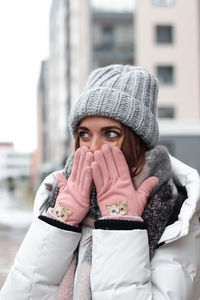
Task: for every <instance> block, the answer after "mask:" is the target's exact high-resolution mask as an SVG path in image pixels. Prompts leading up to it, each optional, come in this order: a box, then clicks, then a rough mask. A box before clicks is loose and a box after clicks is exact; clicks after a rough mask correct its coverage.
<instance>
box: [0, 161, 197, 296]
mask: <svg viewBox="0 0 200 300" xmlns="http://www.w3.org/2000/svg"><path fill="white" fill-rule="evenodd" d="M171 161H172V168H173V174H174V177H175V180H176V181H177V182H179V183H180V184H181V185H183V186H185V187H186V189H187V194H188V198H187V199H186V200H185V201H184V204H183V206H182V208H181V211H180V214H179V217H178V221H176V222H175V223H174V224H172V225H170V226H168V227H166V229H165V231H164V233H163V235H162V237H161V239H160V241H159V243H162V244H161V245H162V246H161V247H160V248H158V249H157V250H156V251H155V254H154V257H153V259H152V260H151V262H150V261H149V251H148V248H149V247H148V238H147V232H146V230H138V229H135V230H127V231H125V230H122V231H121V230H120V231H117V230H109V231H108V230H99V229H98V230H93V254H92V270H91V287H92V300H117V299H119V300H135V299H138V300H150V299H154V300H169V299H170V300H199V297H200V224H199V216H198V212H199V209H200V202H199V199H200V179H199V175H198V173H197V171H196V170H194V169H192V168H190V167H188V166H187V165H185V164H183V163H181V162H180V161H178V160H177V159H175V158H172V157H171ZM55 174H56V173H53V174H51V175H49V176H48V177H47V178H46V179H45V182H46V183H47V182H48V183H52V182H53V181H54V180H55ZM47 196H48V192H47V190H46V189H45V186H44V182H43V184H42V185H41V187H40V189H39V191H38V193H37V196H36V200H35V208H34V210H35V215H37V214H38V208H39V206H41V203H42V202H44V201H45V199H46V198H47ZM80 236H81V234H80V233H77V232H73V231H66V230H62V229H59V228H56V227H53V226H51V225H49V224H47V223H45V222H44V221H41V220H40V219H38V218H37V217H36V218H35V220H34V221H33V223H32V225H31V227H30V229H29V231H28V233H27V235H26V237H25V239H24V241H23V243H22V245H21V247H20V250H19V252H18V254H17V256H16V259H15V261H14V265H13V267H12V269H11V270H10V273H9V275H8V278H7V280H6V282H5V284H4V286H3V288H2V290H1V294H0V299H1V300H36V299H37V300H53V299H55V295H56V292H57V290H58V287H59V284H60V282H61V280H62V278H63V275H64V274H65V272H66V269H67V268H68V266H69V264H70V262H71V259H72V255H73V252H74V250H75V249H76V247H77V245H78V243H79V240H80Z"/></svg>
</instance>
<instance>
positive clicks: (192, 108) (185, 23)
mask: <svg viewBox="0 0 200 300" xmlns="http://www.w3.org/2000/svg"><path fill="white" fill-rule="evenodd" d="M199 2H200V1H199V0H192V1H188V0H137V5H136V17H135V45H136V64H138V65H143V66H144V67H146V68H147V69H149V70H150V71H151V72H152V73H154V74H155V75H156V76H157V77H158V78H159V81H160V91H159V101H158V104H159V113H160V116H161V117H171V118H176V119H196V120H198V119H200V68H199V67H200V62H199V60H200V48H199V38H200V26H199V14H200V6H199Z"/></svg>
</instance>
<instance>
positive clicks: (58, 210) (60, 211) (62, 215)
mask: <svg viewBox="0 0 200 300" xmlns="http://www.w3.org/2000/svg"><path fill="white" fill-rule="evenodd" d="M52 213H53V214H54V215H55V216H56V217H57V218H58V219H60V220H61V221H67V220H68V218H69V217H70V216H71V215H72V214H73V212H72V211H71V209H69V208H67V207H64V206H62V205H60V204H57V205H56V206H55V207H54V208H53V209H52Z"/></svg>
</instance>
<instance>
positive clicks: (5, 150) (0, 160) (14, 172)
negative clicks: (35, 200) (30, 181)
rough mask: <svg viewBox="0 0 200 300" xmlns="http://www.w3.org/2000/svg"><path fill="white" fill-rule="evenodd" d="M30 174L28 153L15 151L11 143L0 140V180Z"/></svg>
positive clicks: (26, 176)
mask: <svg viewBox="0 0 200 300" xmlns="http://www.w3.org/2000/svg"><path fill="white" fill-rule="evenodd" d="M29 176H30V155H29V153H22V152H17V151H15V149H14V146H13V143H7V142H0V180H1V181H2V180H6V179H21V178H28V177H29Z"/></svg>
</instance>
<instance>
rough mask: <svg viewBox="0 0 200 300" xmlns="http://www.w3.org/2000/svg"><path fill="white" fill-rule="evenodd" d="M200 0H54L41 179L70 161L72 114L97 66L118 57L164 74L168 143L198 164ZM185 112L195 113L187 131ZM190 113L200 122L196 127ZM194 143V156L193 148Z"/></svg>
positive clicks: (41, 106)
mask: <svg viewBox="0 0 200 300" xmlns="http://www.w3.org/2000/svg"><path fill="white" fill-rule="evenodd" d="M135 3H136V5H135ZM198 4H199V0H193V1H184V5H183V1H182V0H121V1H120V0H114V1H113V0H107V1H106V2H105V1H101V0H81V1H80V0H53V1H52V8H51V15H50V56H49V59H48V61H46V62H43V63H42V65H41V74H40V79H39V84H38V136H39V148H38V154H37V155H38V170H39V174H40V178H41V179H42V178H43V177H44V176H45V175H46V174H48V173H50V172H51V171H53V170H56V169H60V168H62V167H63V165H64V162H65V160H66V157H67V156H68V155H69V153H70V152H71V150H72V148H73V146H72V145H73V142H72V138H71V136H70V133H69V130H68V115H69V111H70V109H71V107H72V105H73V102H74V101H75V100H76V99H77V97H78V96H79V95H80V93H81V91H82V89H83V87H84V85H85V83H86V80H87V77H88V75H89V73H90V71H91V70H93V69H94V68H96V67H101V66H105V65H107V64H115V63H121V64H133V65H143V66H144V67H146V68H147V69H149V70H150V71H151V72H152V73H154V74H155V75H156V76H157V77H158V79H159V82H160V92H159V100H158V115H159V118H160V128H161V139H160V142H161V143H163V144H165V145H166V146H167V147H168V148H169V150H170V151H171V153H172V154H174V155H175V156H177V157H178V158H180V159H182V160H183V161H185V162H187V163H189V164H191V165H192V166H194V167H197V166H196V165H195V162H196V161H197V159H198V158H197V153H198V152H199V150H200V144H199V143H200V138H199V137H200V136H199V132H200V129H199V128H200V125H199V120H200V92H199V87H200V86H199V83H200V78H199V76H200V75H199V59H200V57H199V55H200V52H199V36H200V32H199V30H200V27H199V20H200V19H199V11H200V10H199V6H198ZM183 119H184V120H186V119H188V120H189V121H188V122H186V121H185V124H187V126H188V127H190V130H189V131H187V136H186V134H185V127H183V126H182V121H181V120H183ZM170 120H171V121H170ZM190 120H195V124H193V125H191V126H190V124H191V122H190ZM172 121H173V122H172ZM170 122H171V123H170ZM169 124H173V126H174V128H177V130H173V129H172V126H170V125H169ZM191 144H192V145H194V147H193V152H192V153H191V155H192V158H191V157H190V156H191V155H190V153H189V150H188V147H190V145H191ZM35 161H37V160H35ZM198 168H199V169H200V167H199V166H198Z"/></svg>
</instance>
